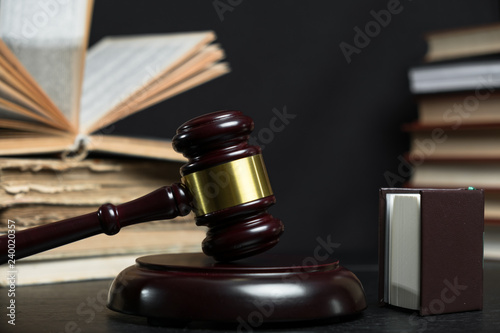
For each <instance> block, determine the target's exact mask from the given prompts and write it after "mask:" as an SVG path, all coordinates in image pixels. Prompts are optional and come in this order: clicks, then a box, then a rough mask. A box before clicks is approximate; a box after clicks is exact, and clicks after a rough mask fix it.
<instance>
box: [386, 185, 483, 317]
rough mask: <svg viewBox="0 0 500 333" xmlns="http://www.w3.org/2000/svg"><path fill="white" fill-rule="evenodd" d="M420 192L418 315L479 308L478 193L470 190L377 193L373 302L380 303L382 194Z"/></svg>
mask: <svg viewBox="0 0 500 333" xmlns="http://www.w3.org/2000/svg"><path fill="white" fill-rule="evenodd" d="M388 193H417V194H420V209H421V211H420V220H421V239H420V246H421V250H420V251H421V256H420V272H421V274H420V308H419V313H420V315H423V316H424V315H432V314H442V313H451V312H461V311H470V310H481V309H482V307H483V232H484V193H483V190H475V189H472V190H471V189H408V188H383V189H380V191H379V302H380V304H381V305H385V304H386V302H385V300H384V288H385V283H384V281H385V269H386V262H385V260H386V259H385V247H386V245H385V244H386V239H385V237H386V236H385V235H386V203H387V202H386V194H388Z"/></svg>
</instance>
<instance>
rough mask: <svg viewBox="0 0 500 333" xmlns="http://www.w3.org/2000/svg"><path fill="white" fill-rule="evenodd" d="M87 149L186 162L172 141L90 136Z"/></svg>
mask: <svg viewBox="0 0 500 333" xmlns="http://www.w3.org/2000/svg"><path fill="white" fill-rule="evenodd" d="M87 148H88V149H89V150H90V151H95V152H105V153H115V154H126V155H130V156H140V157H149V158H155V159H163V160H170V161H178V162H186V158H185V157H184V156H182V154H180V153H178V152H176V151H175V150H174V148H173V147H172V142H171V141H170V140H155V139H142V138H132V137H123V136H114V135H100V134H94V135H91V136H90V141H89V143H88V147H87Z"/></svg>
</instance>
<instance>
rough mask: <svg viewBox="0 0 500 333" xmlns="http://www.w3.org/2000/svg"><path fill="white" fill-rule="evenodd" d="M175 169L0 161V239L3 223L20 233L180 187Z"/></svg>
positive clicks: (153, 164) (110, 162) (169, 165)
mask: <svg viewBox="0 0 500 333" xmlns="http://www.w3.org/2000/svg"><path fill="white" fill-rule="evenodd" d="M180 165H181V163H176V162H171V161H164V160H147V159H124V158H122V159H118V158H115V159H86V160H83V161H63V160H60V159H29V158H0V233H1V232H5V231H6V225H7V219H16V223H17V227H18V228H25V227H31V226H36V225H41V224H45V223H50V222H54V221H58V220H62V219H67V218H70V217H74V216H77V215H82V214H86V213H89V212H92V211H95V210H96V209H97V208H98V207H99V206H100V205H102V204H104V203H107V202H109V203H112V204H120V203H124V202H127V201H130V200H133V199H136V198H138V197H140V196H143V195H145V194H147V193H149V192H152V191H154V190H156V189H157V188H159V187H161V186H164V185H170V184H172V183H174V182H180V174H179V167H180ZM192 221H193V218H191V222H192ZM192 223H193V225H194V222H192Z"/></svg>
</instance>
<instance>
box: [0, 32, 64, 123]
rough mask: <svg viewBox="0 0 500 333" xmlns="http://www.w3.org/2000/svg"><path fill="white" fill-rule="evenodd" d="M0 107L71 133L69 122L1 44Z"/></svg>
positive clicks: (0, 43) (1, 42)
mask: <svg viewBox="0 0 500 333" xmlns="http://www.w3.org/2000/svg"><path fill="white" fill-rule="evenodd" d="M0 86H1V88H0V90H1V92H0V95H1V98H0V106H1V107H3V108H7V109H9V110H10V111H14V112H19V113H21V114H22V115H23V116H25V117H32V118H33V120H35V121H41V122H43V123H45V124H50V125H52V126H53V127H56V128H62V129H68V127H69V126H70V125H69V123H68V121H67V120H66V118H65V117H64V116H63V115H62V114H61V113H60V111H59V110H58V109H57V107H56V106H55V105H54V104H53V103H52V102H51V101H50V99H49V97H48V96H47V95H46V94H45V93H44V92H43V90H42V89H41V88H40V87H39V86H38V84H37V83H36V81H35V80H34V79H33V78H32V77H31V75H30V74H29V73H28V71H27V70H26V69H25V68H24V67H23V65H22V64H21V63H20V62H19V61H18V60H17V59H16V57H15V56H14V54H13V53H12V52H11V51H10V49H9V48H8V47H7V45H5V43H4V42H3V41H2V40H0Z"/></svg>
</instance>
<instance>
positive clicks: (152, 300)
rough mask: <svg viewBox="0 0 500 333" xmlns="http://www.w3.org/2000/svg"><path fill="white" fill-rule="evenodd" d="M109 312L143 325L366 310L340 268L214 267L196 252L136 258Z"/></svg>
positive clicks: (286, 260) (290, 263)
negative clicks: (133, 318) (139, 319)
mask: <svg viewBox="0 0 500 333" xmlns="http://www.w3.org/2000/svg"><path fill="white" fill-rule="evenodd" d="M108 308H110V309H111V310H114V311H118V312H121V313H125V314H130V315H137V316H143V317H146V318H148V320H149V323H150V324H160V325H170V324H175V326H178V325H179V324H180V325H183V324H189V323H190V322H212V323H214V322H216V323H240V324H241V323H246V324H247V325H250V326H253V327H255V324H256V323H258V324H259V326H260V325H261V324H265V323H283V322H286V323H289V322H299V321H300V322H303V321H311V320H325V319H330V318H335V317H341V316H348V315H352V314H356V313H359V312H361V311H362V310H363V309H365V308H366V300H365V294H364V291H363V287H362V285H361V282H360V281H359V280H358V278H357V277H356V276H355V275H354V274H353V273H352V272H350V271H349V270H347V269H345V268H343V267H342V266H340V265H339V262H338V261H336V260H334V261H328V262H327V263H317V261H316V260H315V259H313V258H312V257H308V258H300V257H288V256H278V255H265V254H264V255H260V256H255V257H252V258H247V259H245V260H241V261H237V262H233V263H217V262H216V261H214V260H213V259H212V258H210V257H207V256H206V255H204V254H202V253H187V254H163V255H150V256H145V257H141V258H138V259H137V260H136V264H135V265H134V266H131V267H128V268H126V269H125V270H123V271H122V272H121V273H120V274H119V275H118V276H117V277H116V279H115V280H114V281H113V284H112V285H111V289H110V291H109V296H108Z"/></svg>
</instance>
